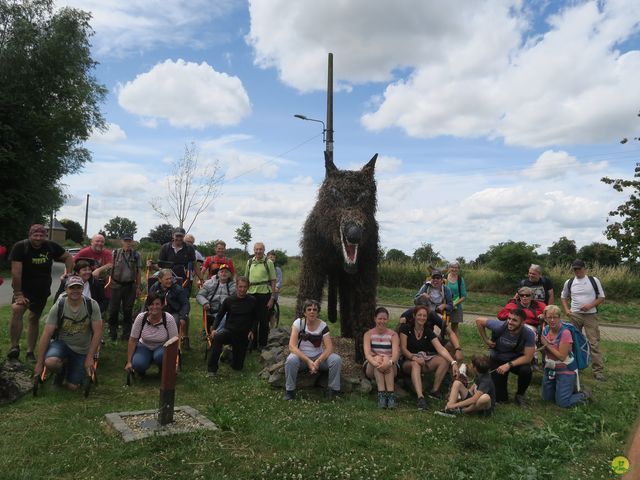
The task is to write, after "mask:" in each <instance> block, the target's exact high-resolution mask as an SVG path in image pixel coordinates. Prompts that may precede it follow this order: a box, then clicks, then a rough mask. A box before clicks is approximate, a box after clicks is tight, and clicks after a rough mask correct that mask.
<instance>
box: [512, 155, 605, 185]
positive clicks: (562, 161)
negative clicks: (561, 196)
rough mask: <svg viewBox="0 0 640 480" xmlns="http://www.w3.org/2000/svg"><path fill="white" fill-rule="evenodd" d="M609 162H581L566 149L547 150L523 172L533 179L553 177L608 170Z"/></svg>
mask: <svg viewBox="0 0 640 480" xmlns="http://www.w3.org/2000/svg"><path fill="white" fill-rule="evenodd" d="M607 166H608V165H607V162H605V161H602V162H595V163H593V162H592V163H584V164H583V163H580V162H578V160H577V159H576V157H574V156H572V155H569V154H568V153H567V152H564V151H553V150H547V151H545V152H543V153H542V154H541V155H540V156H539V157H538V158H537V160H536V161H535V163H534V164H533V166H532V167H531V168H529V169H527V170H525V171H524V172H523V175H524V176H525V177H528V178H531V179H532V180H541V179H551V178H556V179H557V178H558V177H563V176H565V175H575V174H576V172H577V171H590V172H598V171H602V172H604V171H606V169H607Z"/></svg>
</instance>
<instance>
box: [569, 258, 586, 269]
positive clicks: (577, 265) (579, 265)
mask: <svg viewBox="0 0 640 480" xmlns="http://www.w3.org/2000/svg"><path fill="white" fill-rule="evenodd" d="M586 267H587V264H586V263H584V260H574V261H573V263H572V264H571V268H586Z"/></svg>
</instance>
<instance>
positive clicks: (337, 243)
mask: <svg viewBox="0 0 640 480" xmlns="http://www.w3.org/2000/svg"><path fill="white" fill-rule="evenodd" d="M377 158H378V154H376V155H374V156H373V158H372V159H371V160H370V161H369V162H368V163H367V164H366V165H365V166H364V167H362V169H361V170H359V171H350V170H339V169H338V168H337V167H336V166H335V164H334V163H333V160H331V159H329V158H327V156H326V155H325V170H326V172H325V179H324V182H322V185H321V186H320V190H319V191H318V200H317V202H316V204H315V206H314V207H313V210H311V213H310V214H309V216H308V217H307V221H306V222H305V224H304V228H303V232H302V239H301V241H300V247H301V249H302V267H301V270H300V282H299V290H298V303H297V313H298V315H300V314H301V313H302V312H301V306H302V302H303V301H304V300H305V299H307V298H312V299H316V300H318V301H321V300H322V289H323V287H324V285H325V282H328V306H329V308H328V316H329V320H330V321H332V322H335V321H336V317H337V302H338V298H339V302H340V326H341V330H342V336H344V337H349V338H354V339H355V350H356V351H355V354H356V360H357V361H361V360H363V356H364V354H363V346H362V336H363V335H364V332H365V331H367V330H368V329H369V328H371V327H372V326H373V312H374V310H375V304H376V285H377V282H378V223H377V222H376V219H375V213H376V182H375V179H374V170H375V164H376V159H377Z"/></svg>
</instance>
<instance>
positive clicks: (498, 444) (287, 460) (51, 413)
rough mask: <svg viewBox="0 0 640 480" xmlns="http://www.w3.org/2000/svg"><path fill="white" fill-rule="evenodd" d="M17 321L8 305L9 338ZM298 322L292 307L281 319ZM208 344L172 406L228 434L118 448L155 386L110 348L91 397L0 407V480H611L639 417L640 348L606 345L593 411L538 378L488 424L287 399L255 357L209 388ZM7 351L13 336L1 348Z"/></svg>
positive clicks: (190, 360)
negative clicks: (569, 405)
mask: <svg viewBox="0 0 640 480" xmlns="http://www.w3.org/2000/svg"><path fill="white" fill-rule="evenodd" d="M8 313H9V309H8V307H2V308H0V331H2V332H6V328H7V319H8ZM292 316H293V312H292V310H291V309H289V308H283V315H282V319H283V323H291V320H292ZM196 320H197V318H196ZM195 323H197V321H196V322H195ZM194 327H195V328H194ZM194 327H192V337H193V338H195V332H196V331H197V330H198V328H197V327H196V326H195V324H194ZM336 330H337V328H335V326H332V331H334V332H335V331H336ZM461 332H462V341H463V345H464V347H465V354H466V355H467V356H469V355H470V354H471V353H473V352H477V351H481V344H480V342H479V341H478V338H477V336H476V334H474V332H473V329H468V328H463V329H462V330H461ZM198 343H199V342H198V341H195V340H194V339H192V344H193V345H194V347H195V348H194V350H193V351H191V352H190V353H187V354H186V355H185V361H184V369H183V371H182V372H181V373H180V375H179V377H178V383H177V389H176V405H185V404H186V405H191V406H192V407H195V408H196V409H198V410H199V411H200V412H201V413H202V414H204V415H205V416H206V417H208V418H209V419H211V420H212V421H213V422H215V423H216V425H218V427H220V431H218V432H201V433H192V434H183V435H178V436H172V437H157V438H151V439H147V440H144V441H139V442H133V443H129V444H126V445H125V444H124V443H122V441H121V440H120V438H119V436H118V435H117V434H116V433H115V432H113V431H112V430H111V429H110V428H109V427H108V426H107V425H106V422H105V419H104V415H105V414H106V413H110V412H117V411H126V410H138V409H150V408H155V407H156V406H157V400H158V378H157V377H156V376H155V375H154V374H152V375H150V376H149V377H148V378H147V379H146V380H145V381H143V382H141V383H139V384H137V385H135V386H134V387H129V388H128V387H125V386H124V381H125V376H124V371H123V370H122V368H123V364H124V360H125V345H124V344H121V343H119V344H117V345H113V344H107V345H106V346H105V348H104V350H103V352H102V355H101V363H100V370H99V376H100V377H99V378H100V384H99V386H98V387H97V388H96V389H95V390H94V391H93V392H92V394H91V396H90V397H89V398H88V399H84V398H83V397H82V396H81V394H79V393H70V392H66V391H54V390H52V389H51V388H50V386H49V385H47V386H45V389H46V390H45V392H44V394H43V395H42V396H39V397H38V398H33V397H32V396H30V395H28V396H25V397H24V398H23V399H21V400H19V401H18V402H16V403H14V404H12V405H9V406H4V407H0V419H1V420H0V451H2V452H3V455H2V456H0V472H2V474H1V477H2V478H3V479H18V478H21V479H22V478H24V479H32V478H62V479H75V478H95V479H111V478H118V479H138V478H140V479H143V478H144V479H147V478H159V479H161V478H187V479H205V478H221V479H224V478H229V479H231V478H233V479H236V478H240V479H243V478H246V479H262V478H265V479H266V478H269V479H298V478H313V479H316V478H318V479H343V478H352V479H360V478H367V479H376V478H377V479H391V478H399V479H406V480H409V479H418V478H420V479H425V478H427V479H430V478H433V479H441V478H442V479H475V478H482V479H552V478H572V479H599V478H604V479H607V478H612V476H611V475H610V473H609V467H608V465H609V462H610V461H611V459H612V458H613V457H614V456H616V455H618V454H621V453H623V451H624V448H625V441H626V439H627V437H628V436H629V434H630V432H631V429H632V425H633V423H634V420H635V416H636V414H637V412H638V409H639V407H640V393H639V391H638V389H637V385H638V382H639V381H640V371H639V370H638V369H637V368H635V366H634V365H633V364H631V363H629V362H628V358H629V357H631V356H637V351H638V346H637V345H628V344H621V343H615V344H614V343H609V342H603V345H602V349H603V351H604V354H605V362H606V366H607V373H608V375H609V378H610V381H608V382H607V383H605V384H597V385H594V382H593V381H592V380H591V376H590V374H589V371H587V372H586V373H585V375H583V377H584V383H585V384H587V385H588V386H590V387H592V388H593V390H594V395H595V399H596V400H595V402H594V403H593V404H591V405H589V406H586V407H578V408H576V409H573V410H570V411H562V410H560V409H558V408H556V407H554V406H552V405H548V404H543V403H542V402H541V401H540V400H538V398H537V394H538V391H539V387H540V376H539V374H538V375H536V377H535V378H534V383H533V384H532V385H531V387H530V390H529V393H528V397H529V399H530V400H531V403H532V408H531V409H530V410H520V409H518V408H516V407H515V406H514V405H506V406H500V407H499V408H498V410H497V412H496V414H495V416H494V417H493V418H490V419H481V418H473V417H472V418H456V419H449V418H442V417H439V416H437V415H434V414H433V410H435V408H436V405H435V404H434V403H433V402H432V403H431V405H430V408H429V410H428V411H427V412H418V411H417V410H416V409H415V399H414V398H413V397H410V398H408V399H406V400H401V403H400V408H399V409H398V410H397V411H394V412H390V411H379V410H378V409H377V408H376V402H375V400H374V397H373V395H360V394H352V395H350V396H347V397H346V398H344V399H343V400H341V401H339V402H335V403H326V402H325V401H323V400H322V399H321V397H320V395H319V394H318V393H316V392H308V391H303V392H301V393H300V395H299V398H298V399H297V400H296V401H295V402H291V403H286V402H284V401H282V400H281V396H282V391H280V390H273V389H271V388H270V387H269V386H268V385H267V384H266V383H265V382H263V381H262V380H260V379H259V378H258V376H257V373H258V372H259V371H260V366H259V363H258V361H257V356H256V355H255V354H252V355H251V356H250V357H249V359H248V362H247V363H246V365H245V370H244V371H243V372H240V373H237V372H232V371H230V370H229V368H228V366H226V365H224V366H223V367H222V368H221V370H220V374H219V376H218V377H217V378H216V379H215V380H214V381H211V380H209V379H208V378H207V377H206V376H205V374H204V364H203V360H202V353H201V350H200V345H198ZM6 348H7V340H6V336H4V335H3V336H2V337H0V349H1V350H3V351H5V352H6ZM511 391H513V385H511Z"/></svg>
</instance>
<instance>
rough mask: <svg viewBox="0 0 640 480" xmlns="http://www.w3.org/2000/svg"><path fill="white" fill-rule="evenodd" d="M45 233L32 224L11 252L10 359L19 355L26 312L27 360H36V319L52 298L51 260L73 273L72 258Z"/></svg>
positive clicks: (43, 229) (41, 227)
mask: <svg viewBox="0 0 640 480" xmlns="http://www.w3.org/2000/svg"><path fill="white" fill-rule="evenodd" d="M46 234H47V232H46V230H45V228H44V227H43V226H42V225H39V224H36V225H32V226H31V228H30V229H29V238H27V239H26V240H21V241H19V242H17V243H16V244H15V245H14V246H13V248H12V249H11V253H10V254H9V261H10V262H11V285H12V287H13V301H12V304H11V322H10V323H9V337H10V339H11V348H10V349H9V352H8V353H7V357H8V358H10V359H17V358H19V356H20V336H21V335H22V317H23V316H24V312H25V311H26V310H27V309H29V329H28V331H27V360H30V361H35V355H34V353H33V349H34V348H35V346H36V341H37V339H38V320H39V319H40V315H42V310H44V306H45V305H46V303H47V298H49V295H51V266H52V265H53V261H54V260H56V261H59V262H64V263H65V266H66V271H67V272H71V271H72V270H73V258H71V255H69V253H68V252H66V251H65V250H64V248H62V247H61V246H60V245H58V244H57V243H55V242H52V241H49V240H46Z"/></svg>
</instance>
